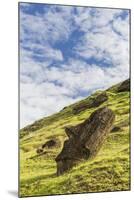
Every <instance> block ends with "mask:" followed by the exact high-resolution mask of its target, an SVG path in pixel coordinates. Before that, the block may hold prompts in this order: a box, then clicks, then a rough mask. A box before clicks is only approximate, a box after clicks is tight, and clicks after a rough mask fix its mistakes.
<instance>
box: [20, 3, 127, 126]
mask: <svg viewBox="0 0 134 200" xmlns="http://www.w3.org/2000/svg"><path fill="white" fill-rule="evenodd" d="M19 9H20V109H21V110H20V114H21V116H20V120H21V121H20V124H21V127H24V126H25V125H27V124H29V123H32V122H34V121H35V120H37V119H39V118H41V117H44V116H48V115H51V114H52V113H55V112H57V111H59V110H61V109H62V108H63V107H64V106H66V105H69V104H71V103H73V102H76V101H78V100H80V99H82V98H84V97H86V96H88V95H90V94H91V93H93V92H94V91H96V90H97V89H105V88H108V87H110V86H111V85H113V84H115V83H118V82H120V81H122V80H125V79H127V78H128V77H129V10H121V9H106V8H105V9H104V8H92V7H91V8H90V7H76V6H59V5H47V4H28V3H20V7H19Z"/></svg>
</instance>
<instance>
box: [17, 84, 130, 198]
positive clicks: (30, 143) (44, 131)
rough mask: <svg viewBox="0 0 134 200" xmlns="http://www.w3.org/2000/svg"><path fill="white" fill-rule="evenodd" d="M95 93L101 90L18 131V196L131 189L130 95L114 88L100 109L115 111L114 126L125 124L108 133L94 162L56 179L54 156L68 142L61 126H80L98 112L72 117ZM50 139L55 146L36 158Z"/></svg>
mask: <svg viewBox="0 0 134 200" xmlns="http://www.w3.org/2000/svg"><path fill="white" fill-rule="evenodd" d="M98 93H101V91H98V92H96V93H95V94H93V95H91V97H88V98H86V99H84V100H82V101H80V102H78V103H76V104H73V105H70V106H68V107H67V108H66V109H64V110H61V111H60V112H59V113H56V114H54V115H52V116H50V117H46V118H43V119H41V120H39V121H38V122H36V123H35V124H34V125H33V126H32V129H31V127H30V126H28V127H25V129H22V130H21V131H20V196H21V197H25V196H39V195H50V194H69V193H83V192H101V191H120V190H129V189H130V177H129V175H130V164H129V154H130V152H129V141H130V130H129V109H130V108H129V92H122V93H117V92H116V87H115V86H114V87H112V88H110V89H109V90H107V94H108V97H109V99H108V101H107V102H105V103H103V104H102V105H101V106H100V107H102V106H105V105H107V106H108V107H109V108H111V109H112V110H113V111H114V112H115V114H116V120H115V125H118V124H123V123H124V122H125V125H122V127H121V130H120V131H118V132H111V133H109V135H108V137H107V139H106V140H105V143H104V145H103V146H102V148H101V150H100V151H99V153H98V155H97V156H96V158H95V159H93V160H88V161H86V162H82V163H80V164H78V165H77V166H76V167H74V168H72V169H71V170H70V171H69V172H66V173H65V174H63V175H62V176H59V177H57V176H56V162H55V157H56V156H57V155H58V154H59V152H60V151H61V149H62V147H63V143H64V141H65V140H66V139H67V136H66V134H65V132H64V126H66V125H76V124H79V123H81V122H82V121H84V120H85V119H86V118H88V117H89V116H90V114H91V113H92V112H94V111H95V110H96V109H98V107H97V108H91V109H87V110H85V111H82V112H80V113H79V114H77V115H73V113H72V108H73V107H74V106H75V105H77V104H79V103H84V102H86V101H88V100H89V99H90V98H93V97H95V96H96V95H97V94H98ZM40 123H41V125H40ZM33 127H34V129H33ZM49 139H56V140H57V141H58V145H57V146H56V147H54V148H51V149H46V150H45V153H44V154H43V155H41V156H37V154H36V149H37V148H38V147H40V145H42V144H43V143H45V142H46V141H47V140H49Z"/></svg>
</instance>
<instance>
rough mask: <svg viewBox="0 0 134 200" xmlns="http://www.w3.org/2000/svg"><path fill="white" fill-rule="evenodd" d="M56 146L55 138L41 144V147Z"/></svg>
mask: <svg viewBox="0 0 134 200" xmlns="http://www.w3.org/2000/svg"><path fill="white" fill-rule="evenodd" d="M54 146H56V141H55V140H49V141H47V142H46V143H45V144H43V145H42V148H45V147H47V148H50V147H54Z"/></svg>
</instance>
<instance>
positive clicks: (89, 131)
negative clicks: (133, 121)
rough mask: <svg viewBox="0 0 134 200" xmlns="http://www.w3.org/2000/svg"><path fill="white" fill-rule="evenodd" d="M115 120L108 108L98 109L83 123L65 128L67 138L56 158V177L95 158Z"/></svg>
mask: <svg viewBox="0 0 134 200" xmlns="http://www.w3.org/2000/svg"><path fill="white" fill-rule="evenodd" d="M114 119H115V114H114V112H113V111H112V110H111V109H109V108H108V107H103V108H99V109H98V110H96V111H95V112H93V113H92V114H91V116H90V117H89V118H88V119H86V120H85V121H84V122H83V123H81V124H78V125H76V126H70V127H66V128H65V132H66V134H67V136H68V137H69V139H68V140H66V141H65V142H64V145H63V149H62V151H61V152H60V154H59V155H58V156H57V157H56V159H55V160H56V163H57V175H58V176H59V175H61V174H63V173H64V172H66V171H68V170H69V169H71V168H72V167H73V166H75V165H76V164H78V163H79V162H81V161H83V160H87V159H92V158H94V157H95V156H96V154H97V153H98V151H99V150H100V148H101V146H102V145H103V143H104V140H105V138H106V137H107V134H108V133H109V132H110V130H111V128H112V126H113V123H114Z"/></svg>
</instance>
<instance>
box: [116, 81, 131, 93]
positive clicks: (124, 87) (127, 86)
mask: <svg viewBox="0 0 134 200" xmlns="http://www.w3.org/2000/svg"><path fill="white" fill-rule="evenodd" d="M128 91H130V79H127V80H125V81H123V82H122V83H121V85H120V86H119V87H118V92H128Z"/></svg>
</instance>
